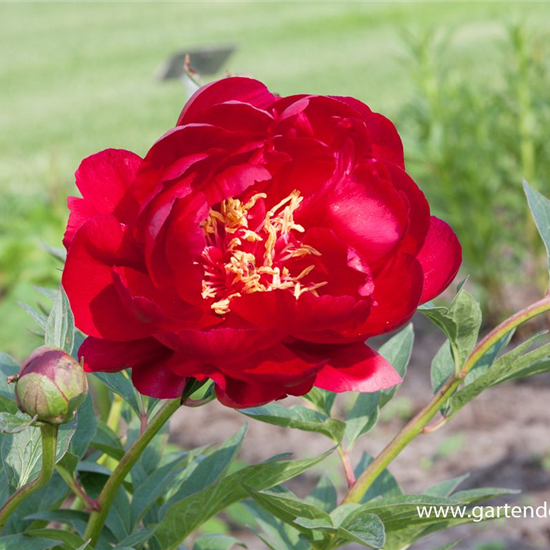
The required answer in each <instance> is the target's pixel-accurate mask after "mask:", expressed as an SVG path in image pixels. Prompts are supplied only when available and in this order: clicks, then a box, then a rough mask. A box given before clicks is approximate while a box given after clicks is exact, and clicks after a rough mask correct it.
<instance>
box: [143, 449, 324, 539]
mask: <svg viewBox="0 0 550 550" xmlns="http://www.w3.org/2000/svg"><path fill="white" fill-rule="evenodd" d="M332 452H333V449H331V450H330V451H329V452H327V453H324V454H322V455H321V456H318V457H315V458H311V459H304V460H294V461H271V462H265V463H263V464H258V465H256V466H247V467H245V468H243V469H241V470H239V471H237V472H235V473H233V474H231V475H229V476H227V477H225V478H223V479H221V480H219V481H217V482H216V483H213V484H212V485H209V486H208V487H206V488H205V489H203V490H202V491H199V492H198V493H195V494H193V495H191V496H189V497H186V498H184V499H183V500H181V501H180V502H178V503H176V504H174V505H173V506H172V507H171V508H170V509H169V510H168V511H167V513H166V516H165V517H164V519H163V520H162V521H161V522H160V523H159V524H158V525H157V527H156V528H155V530H154V535H155V537H156V539H157V540H158V542H159V544H160V546H161V547H162V546H164V547H167V548H172V547H174V546H176V545H177V544H180V543H181V542H182V541H183V540H185V538H186V537H187V536H189V534H191V533H192V532H193V531H195V530H196V529H197V528H198V527H199V526H200V525H202V524H203V523H204V522H205V521H207V520H208V519H209V518H211V517H212V516H214V515H216V514H217V513H218V512H220V511H221V510H224V509H225V508H227V507H228V506H229V505H231V504H233V503H234V502H238V501H240V500H243V499H244V498H246V497H247V496H248V492H247V489H245V487H248V488H250V489H253V490H256V491H263V490H265V489H269V488H271V487H273V486H275V485H277V484H279V483H283V482H284V481H287V480H288V479H291V478H293V477H296V476H297V475H299V474H301V473H303V472H305V471H306V470H309V469H310V468H312V467H313V466H315V465H316V464H318V463H319V462H321V461H322V460H324V459H325V458H326V457H327V456H328V455H329V454H330V453H332Z"/></svg>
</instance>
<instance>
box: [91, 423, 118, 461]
mask: <svg viewBox="0 0 550 550" xmlns="http://www.w3.org/2000/svg"><path fill="white" fill-rule="evenodd" d="M90 445H91V446H92V447H93V448H94V449H97V450H98V451H101V452H102V453H105V454H108V455H109V456H111V457H113V458H116V459H117V460H120V459H121V458H122V457H123V456H124V447H123V446H122V443H121V442H120V440H119V439H118V436H117V435H116V434H115V432H113V430H111V428H109V426H107V424H105V422H103V421H102V420H98V421H97V427H96V432H95V434H94V436H93V439H92V441H91V443H90Z"/></svg>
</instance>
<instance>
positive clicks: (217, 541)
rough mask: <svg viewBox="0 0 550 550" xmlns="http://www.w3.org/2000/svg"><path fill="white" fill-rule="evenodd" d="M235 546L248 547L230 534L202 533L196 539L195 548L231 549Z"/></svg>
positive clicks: (199, 549)
mask: <svg viewBox="0 0 550 550" xmlns="http://www.w3.org/2000/svg"><path fill="white" fill-rule="evenodd" d="M234 546H241V547H242V548H246V545H245V544H243V543H242V542H240V541H239V540H237V539H236V538H234V537H230V536H228V535H217V534H212V535H201V536H200V537H197V538H196V539H195V544H194V545H193V550H231V548H233V547H234Z"/></svg>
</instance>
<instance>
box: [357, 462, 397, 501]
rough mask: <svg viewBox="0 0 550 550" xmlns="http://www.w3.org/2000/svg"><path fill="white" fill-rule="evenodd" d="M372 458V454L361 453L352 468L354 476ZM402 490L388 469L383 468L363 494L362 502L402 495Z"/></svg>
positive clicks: (359, 472)
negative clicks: (357, 461)
mask: <svg viewBox="0 0 550 550" xmlns="http://www.w3.org/2000/svg"><path fill="white" fill-rule="evenodd" d="M373 460H374V458H373V457H372V456H370V455H369V454H367V453H363V455H362V456H361V459H360V460H359V463H358V464H357V466H356V467H355V469H354V473H355V477H359V476H360V475H361V474H362V473H363V472H364V471H365V469H366V468H367V466H368V465H369V464H370V463H371V462H372V461H373ZM402 494H403V491H402V490H401V487H399V483H397V480H396V479H395V477H393V475H392V474H391V472H390V471H389V470H388V469H385V470H384V471H383V472H382V473H381V474H380V475H379V476H378V477H377V478H376V480H375V481H374V483H373V484H372V485H371V486H370V487H369V489H368V491H367V492H366V493H365V495H364V496H363V499H362V502H368V501H370V500H372V499H375V498H377V497H393V496H399V495H402Z"/></svg>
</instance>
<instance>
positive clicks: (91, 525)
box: [84, 399, 180, 548]
mask: <svg viewBox="0 0 550 550" xmlns="http://www.w3.org/2000/svg"><path fill="white" fill-rule="evenodd" d="M179 407H180V400H179V399H173V400H170V401H167V402H166V403H165V404H164V405H163V406H162V408H161V409H160V410H159V412H158V413H157V415H156V416H155V418H153V420H152V421H151V422H150V423H149V424H148V426H147V427H146V428H145V430H144V431H143V433H142V434H141V435H140V436H139V437H138V439H137V440H136V441H135V442H134V444H133V445H132V446H131V447H130V448H129V449H128V450H127V451H126V454H125V455H124V456H123V457H122V459H121V461H120V462H119V463H118V465H117V467H116V468H115V470H114V471H113V473H112V474H111V476H110V477H109V479H108V481H107V483H106V484H105V486H104V487H103V489H102V490H101V493H100V494H99V497H98V498H97V502H98V505H99V510H98V511H94V512H92V514H90V519H89V520H88V525H87V527H86V532H85V533H84V540H88V539H91V545H90V547H91V548H93V547H94V546H95V545H96V544H97V541H98V539H99V536H100V534H101V530H102V529H103V526H104V525H105V520H106V519H107V515H108V514H109V510H110V509H111V505H112V503H113V499H114V498H115V495H116V493H117V491H118V489H119V488H120V486H121V485H122V483H123V481H124V480H125V479H126V476H127V475H128V474H129V473H130V470H131V469H132V467H133V466H134V464H135V463H136V462H137V460H138V459H139V457H140V456H141V454H142V453H143V451H144V450H145V448H146V447H147V445H148V444H149V443H150V442H151V440H152V439H153V437H155V435H156V434H157V433H158V432H159V430H160V429H161V428H162V427H163V426H164V424H165V423H166V422H167V421H168V420H169V418H170V417H171V416H172V415H173V414H174V413H175V412H176V410H177V409H178V408H179Z"/></svg>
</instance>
